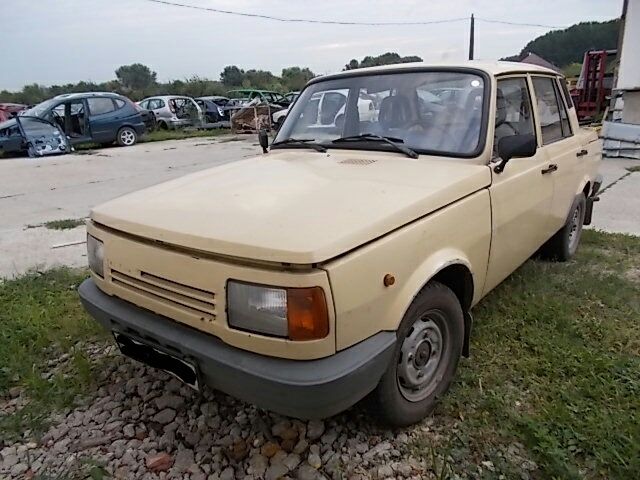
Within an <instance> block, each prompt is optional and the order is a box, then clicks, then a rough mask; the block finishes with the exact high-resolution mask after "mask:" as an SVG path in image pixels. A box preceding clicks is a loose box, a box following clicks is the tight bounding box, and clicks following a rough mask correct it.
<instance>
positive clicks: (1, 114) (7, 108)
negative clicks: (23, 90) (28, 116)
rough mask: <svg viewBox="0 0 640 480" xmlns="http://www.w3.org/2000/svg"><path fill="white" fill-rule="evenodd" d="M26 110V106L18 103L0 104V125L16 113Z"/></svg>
mask: <svg viewBox="0 0 640 480" xmlns="http://www.w3.org/2000/svg"><path fill="white" fill-rule="evenodd" d="M26 109H27V106H26V105H21V104H19V103H0V123H2V122H4V121H5V120H9V119H10V118H13V117H15V116H16V115H17V114H18V112H21V111H22V110H26Z"/></svg>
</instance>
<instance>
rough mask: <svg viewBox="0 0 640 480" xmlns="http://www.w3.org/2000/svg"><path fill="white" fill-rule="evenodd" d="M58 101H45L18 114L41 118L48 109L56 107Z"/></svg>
mask: <svg viewBox="0 0 640 480" xmlns="http://www.w3.org/2000/svg"><path fill="white" fill-rule="evenodd" d="M59 101H60V100H59V99H56V98H51V99H49V100H45V101H44V102H42V103H39V104H38V105H36V106H35V107H31V108H30V109H29V110H25V111H24V112H20V115H24V116H29V117H43V116H44V114H45V113H47V112H48V111H49V109H50V108H51V107H53V106H54V105H56V104H57V103H58V102H59Z"/></svg>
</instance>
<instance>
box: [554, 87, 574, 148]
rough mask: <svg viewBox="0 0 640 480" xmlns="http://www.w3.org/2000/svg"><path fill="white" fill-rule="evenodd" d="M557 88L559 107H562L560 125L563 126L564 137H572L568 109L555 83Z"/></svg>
mask: <svg viewBox="0 0 640 480" xmlns="http://www.w3.org/2000/svg"><path fill="white" fill-rule="evenodd" d="M555 87H556V96H557V97H558V106H559V107H560V125H561V126H562V136H563V137H565V138H566V137H570V136H571V135H573V132H572V131H571V124H570V123H569V115H568V114H567V108H566V107H565V103H564V102H563V101H562V91H561V90H560V87H558V83H557V82H556V83H555Z"/></svg>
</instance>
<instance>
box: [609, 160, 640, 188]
mask: <svg viewBox="0 0 640 480" xmlns="http://www.w3.org/2000/svg"><path fill="white" fill-rule="evenodd" d="M633 166H640V161H638V160H631V159H622V158H608V159H606V160H603V161H602V163H601V166H600V173H601V174H602V178H603V181H602V188H607V187H609V186H610V185H611V184H613V183H615V182H617V181H618V180H620V179H621V178H622V177H625V176H627V175H629V170H627V168H630V167H633Z"/></svg>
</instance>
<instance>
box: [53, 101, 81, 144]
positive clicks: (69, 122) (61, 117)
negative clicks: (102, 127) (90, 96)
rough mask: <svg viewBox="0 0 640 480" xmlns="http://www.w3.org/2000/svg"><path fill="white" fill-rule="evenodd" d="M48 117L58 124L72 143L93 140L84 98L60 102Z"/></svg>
mask: <svg viewBox="0 0 640 480" xmlns="http://www.w3.org/2000/svg"><path fill="white" fill-rule="evenodd" d="M46 119H47V120H50V121H51V122H52V123H56V124H58V126H59V127H60V128H61V129H62V131H63V132H64V133H65V135H66V136H67V138H68V139H69V142H70V143H71V144H72V145H75V144H77V143H82V142H89V141H91V130H90V129H89V121H88V119H87V107H86V105H85V101H84V100H83V99H76V100H67V101H65V102H63V103H60V104H59V105H57V106H56V107H55V108H53V109H52V110H51V111H50V112H49V115H48V116H47V118H46Z"/></svg>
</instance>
